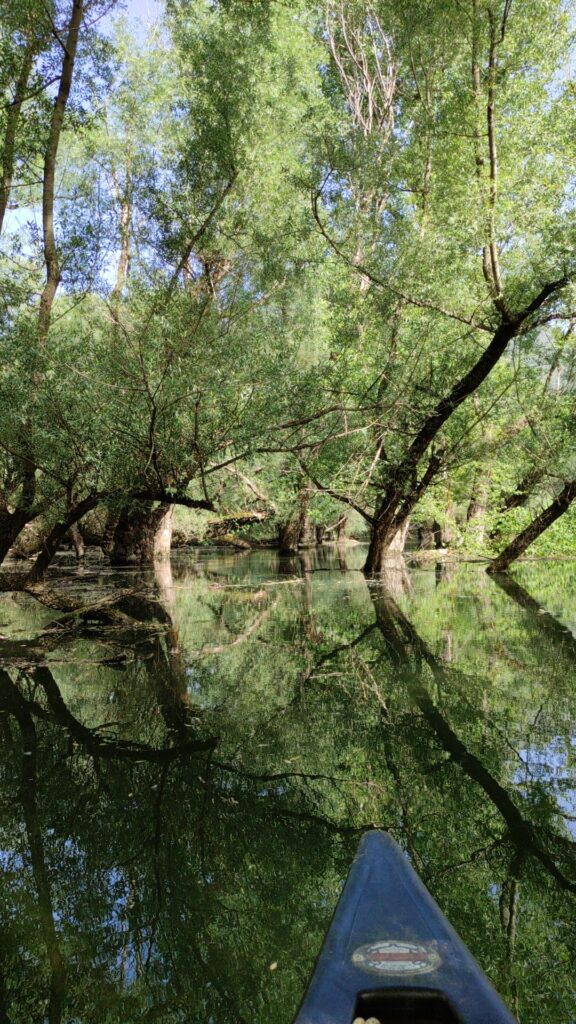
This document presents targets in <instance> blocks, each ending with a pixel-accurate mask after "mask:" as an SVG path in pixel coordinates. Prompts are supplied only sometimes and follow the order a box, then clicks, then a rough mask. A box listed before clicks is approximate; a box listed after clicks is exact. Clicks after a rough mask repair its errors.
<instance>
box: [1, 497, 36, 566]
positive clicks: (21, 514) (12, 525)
mask: <svg viewBox="0 0 576 1024" xmlns="http://www.w3.org/2000/svg"><path fill="white" fill-rule="evenodd" d="M28 522H29V515H28V513H27V512H25V511H24V510H23V509H16V511H15V512H9V511H8V510H7V509H2V510H0V565H1V564H2V562H3V561H4V559H5V558H6V555H7V554H8V552H9V551H10V548H11V547H12V546H13V545H14V543H15V541H16V540H17V538H18V537H19V536H20V534H21V533H22V530H23V529H24V527H25V526H26V524H27V523H28Z"/></svg>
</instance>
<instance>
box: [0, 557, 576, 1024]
mask: <svg viewBox="0 0 576 1024" xmlns="http://www.w3.org/2000/svg"><path fill="white" fill-rule="evenodd" d="M361 557H362V556H361V554H360V555H358V556H357V553H356V552H355V551H354V550H353V549H352V550H351V551H350V552H349V554H348V558H349V561H350V563H351V568H350V569H349V571H346V566H345V565H344V564H342V558H343V556H342V552H340V554H339V555H336V554H334V555H332V556H330V555H329V554H327V553H326V552H324V555H323V556H322V560H321V561H320V560H319V559H318V557H317V556H316V554H315V553H305V554H304V555H303V556H302V557H301V558H299V559H291V560H290V562H289V564H288V561H286V562H282V563H281V564H280V566H278V563H277V556H276V555H275V554H273V553H265V552H261V553H256V554H253V555H248V556H246V555H244V554H243V555H240V556H236V555H234V556H230V555H226V556H219V555H210V556H205V557H203V558H202V559H196V560H192V559H191V560H189V561H185V560H180V561H176V562H175V563H174V566H173V575H172V574H171V572H170V569H169V567H162V568H161V570H159V572H158V574H157V576H156V578H155V579H152V578H146V577H142V579H140V580H136V579H135V577H134V576H133V575H131V576H130V578H129V579H128V578H127V576H125V577H123V576H122V574H115V575H112V576H110V575H106V574H103V575H102V576H101V577H100V578H99V577H97V576H96V577H91V578H89V579H87V580H86V581H85V582H83V583H78V580H77V579H76V577H75V578H74V586H77V587H78V586H81V587H83V588H84V592H85V594H84V596H85V600H86V603H87V605H89V606H90V607H93V606H94V605H98V607H100V605H99V604H98V602H99V601H101V599H102V598H103V596H104V595H105V594H106V595H108V596H110V595H112V597H113V596H114V594H115V593H120V592H121V591H122V594H123V595H124V596H123V597H122V601H121V607H120V606H118V605H117V604H115V605H114V608H116V610H117V614H116V612H115V613H114V614H112V613H110V615H109V616H108V618H107V619H106V617H104V619H102V617H101V616H95V617H94V618H93V619H92V618H91V617H90V614H87V615H85V616H84V617H82V618H80V619H78V617H76V619H75V620H74V622H73V624H72V626H70V624H69V623H68V625H67V624H66V623H62V616H60V619H59V624H58V625H57V626H55V625H54V623H52V625H51V624H50V623H49V622H47V617H46V615H43V616H41V617H39V618H38V617H37V618H36V619H34V615H33V612H32V606H31V605H30V604H29V603H23V602H22V599H12V598H10V597H9V596H8V597H5V598H4V600H3V604H2V609H3V615H2V619H3V630H4V631H5V634H6V637H7V639H5V640H3V641H2V642H1V643H2V648H3V650H2V664H3V669H2V673H1V676H0V729H1V736H2V770H1V774H0V786H1V789H2V794H1V806H2V811H1V819H0V821H1V828H2V841H1V845H2V862H3V868H4V871H3V875H2V882H1V883H0V884H1V895H2V901H1V906H2V909H1V912H0V945H1V952H0V1022H10V1024H24V1022H26V1024H29V1022H36V1021H37V1022H43V1021H44V1020H48V1021H49V1022H50V1024H59V1022H64V1021H66V1022H68V1021H72V1020H73V1021H79V1022H82V1024H84V1022H86V1024H89V1022H90V1024H91V1022H94V1024H96V1022H98V1024H108V1022H110V1024H112V1022H116V1021H122V1022H125V1024H132V1022H143V1021H146V1022H148V1021H150V1022H151V1021H163V1022H164V1021H165V1022H168V1024H172V1022H174V1024H176V1022H184V1021H186V1022H188V1021H191V1020H198V1021H206V1022H212V1021H214V1022H218V1024H229V1022H230V1024H236V1022H243V1021H251V1022H260V1024H264V1022H266V1024H269V1022H270V1021H275V1022H276V1021H277V1022H278V1024H282V1022H289V1021H290V1020H291V1017H292V1016H293V1014H294V1012H295V1009H296V1007H297V1004H298V1001H299V998H300V995H301V993H302V990H303V988H304V986H305V984H306V980H307V976H308V973H309V970H310V967H311V964H312V962H313V959H314V957H315V955H316V953H317V951H318V948H319V946H320V943H321V941H322V936H323V934H324V930H325V928H326V926H327V924H328V921H329V919H330V916H331V913H332V910H333V906H334V903H335V901H336V899H337V896H338V892H339V888H340V885H341V881H342V878H343V877H344V875H345V874H346V871H347V868H348V865H349V862H350V859H351V857H352V855H353V851H354V848H355V845H356V842H357V839H358V836H359V834H360V833H361V832H362V831H363V829H365V828H367V827H370V826H371V825H372V824H377V825H380V826H382V827H384V828H387V829H389V830H390V831H391V832H392V834H393V835H394V836H395V837H396V838H397V839H398V840H399V841H400V842H401V843H402V844H403V845H404V847H405V848H406V849H407V851H408V852H409V854H410V856H411V857H412V859H413V861H414V863H415V865H416V866H417V868H418V870H419V871H420V872H421V874H422V875H423V877H424V879H425V881H426V883H427V884H428V886H429V887H430V888H431V890H432V892H433V893H434V895H435V896H436V898H437V899H438V900H439V902H440V904H441V906H442V907H443V909H444V910H445V912H446V913H447V914H448V916H449V917H450V919H451V920H452V922H453V923H454V925H455V926H456V927H457V928H458V930H459V931H460V932H461V934H462V936H463V938H464V939H465V940H466V941H467V942H468V943H469V945H470V946H471V948H472V950H473V952H474V953H475V955H476V956H477V957H478V958H479V959H480V961H481V962H482V963H483V965H484V966H485V967H486V969H487V970H488V971H489V973H490V975H491V977H492V978H493V980H494V982H495V984H496V985H497V986H498V987H499V988H500V990H501V991H502V993H503V995H504V996H505V997H506V998H507V999H508V1000H509V1002H510V1004H511V1005H512V1006H513V1008H514V1009H515V1011H516V1012H517V1014H518V1015H519V1017H520V1019H521V1020H522V1021H523V1022H537V1021H538V1022H541V1021H543V1020H546V1021H547V1022H550V1024H565V1022H567V1021H569V1020H572V1019H573V1016H574V1008H575V1007H574V996H573V992H574V988H575V984H574V982H575V971H574V967H573V964H574V961H575V956H574V954H575V949H574V946H575V936H574V928H573V913H574V906H573V904H574V890H575V888H576V856H575V851H574V845H573V840H572V834H571V829H572V828H573V814H574V806H573V804H574V766H573V749H574V746H573V735H574V710H573V700H572V693H571V673H572V672H573V667H574V654H575V651H574V642H573V637H572V634H571V633H570V632H567V624H568V623H569V622H570V620H571V617H573V616H574V609H575V602H576V592H575V591H574V589H571V588H570V585H569V583H570V580H569V577H568V574H566V579H561V580H559V579H558V576H559V575H561V574H562V569H560V571H559V570H558V567H557V566H556V567H555V568H554V572H552V571H551V570H550V569H548V568H546V567H542V566H540V567H539V568H537V569H536V568H531V569H530V570H528V569H526V568H525V569H523V570H522V573H523V576H522V579H521V580H520V582H519V581H518V579H517V580H516V581H514V582H512V581H510V580H509V579H508V578H507V579H505V580H501V581H498V580H496V581H491V580H488V578H487V577H486V576H485V574H484V573H482V571H481V569H478V568H477V567H466V566H459V567H458V566H457V567H450V571H448V572H447V571H442V572H436V571H434V569H430V570H428V569H427V570H422V569H413V570H407V569H406V566H405V565H404V563H402V562H396V563H394V565H391V566H390V570H389V572H387V573H386V575H385V577H384V581H383V583H382V584H380V585H370V588H369V587H368V586H367V584H366V582H365V580H364V577H363V576H362V574H361V573H359V572H357V571H355V562H356V561H358V564H360V562H361ZM68 582H69V583H70V585H71V584H72V577H71V578H70V580H69V581H68ZM128 590H130V593H129V594H128V595H127V591H128ZM57 614H59V613H54V618H56V616H57ZM24 622H26V624H27V626H28V628H29V632H30V631H31V632H33V633H34V635H33V636H32V637H31V638H30V639H29V640H26V641H22V640H19V639H18V630H19V629H20V628H22V627H23V624H24ZM30 623H32V624H33V627H34V628H33V629H30ZM273 965H276V967H274V969H271V968H272V967H273Z"/></svg>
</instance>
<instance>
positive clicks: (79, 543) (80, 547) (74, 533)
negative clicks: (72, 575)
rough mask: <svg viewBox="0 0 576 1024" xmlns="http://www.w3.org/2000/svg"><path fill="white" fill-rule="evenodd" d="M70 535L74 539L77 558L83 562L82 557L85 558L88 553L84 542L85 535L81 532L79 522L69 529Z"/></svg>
mask: <svg viewBox="0 0 576 1024" xmlns="http://www.w3.org/2000/svg"><path fill="white" fill-rule="evenodd" d="M68 536H69V538H70V540H71V541H72V545H73V547H74V552H75V554H76V559H77V561H78V562H81V561H82V559H83V558H84V555H85V554H86V544H85V543H84V537H83V536H82V534H81V532H80V527H79V526H78V523H74V525H73V526H71V527H70V529H69V530H68Z"/></svg>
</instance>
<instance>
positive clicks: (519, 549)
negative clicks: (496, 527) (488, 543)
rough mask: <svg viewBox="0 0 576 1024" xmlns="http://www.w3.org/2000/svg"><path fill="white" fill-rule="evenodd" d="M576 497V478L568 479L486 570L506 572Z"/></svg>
mask: <svg viewBox="0 0 576 1024" xmlns="http://www.w3.org/2000/svg"><path fill="white" fill-rule="evenodd" d="M575 498H576V480H568V481H567V483H566V484H565V485H564V487H563V488H562V490H561V491H560V494H559V495H558V496H557V497H556V498H555V499H554V501H553V502H552V503H551V504H550V505H548V508H545V509H544V511H543V512H541V513H540V515H539V516H536V518H535V519H533V520H532V522H531V523H529V525H528V526H527V527H526V529H525V530H522V532H521V533H519V534H517V536H516V537H514V539H513V540H511V541H510V543H509V544H508V546H507V547H505V548H504V550H503V551H501V552H500V554H499V555H498V556H497V557H496V558H494V559H493V561H492V562H491V563H490V565H489V566H488V569H487V570H486V571H487V572H489V573H491V574H493V573H497V572H506V570H507V569H508V566H509V565H511V564H512V562H515V561H516V559H517V558H519V557H520V555H522V554H524V552H525V551H526V549H527V548H529V547H530V545H531V544H533V543H534V541H535V540H536V539H537V538H538V537H540V536H541V535H542V534H543V533H544V531H545V530H547V529H548V527H549V526H551V525H552V523H555V522H556V520H557V519H559V518H560V516H563V515H564V513H565V512H566V511H567V509H568V508H570V505H571V504H572V502H573V501H574V499H575Z"/></svg>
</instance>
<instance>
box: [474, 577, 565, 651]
mask: <svg viewBox="0 0 576 1024" xmlns="http://www.w3.org/2000/svg"><path fill="white" fill-rule="evenodd" d="M494 582H495V583H497V584H498V586H499V587H500V588H501V590H503V591H504V593H505V594H507V595H508V597H510V598H511V599H512V600H513V601H515V603H516V604H517V605H518V607H519V608H522V609H523V611H525V612H527V613H528V615H529V617H530V619H531V622H532V624H533V625H534V626H535V627H536V631H538V632H540V631H542V632H543V633H545V634H546V637H547V639H551V640H553V642H554V644H555V645H556V655H558V654H562V655H565V657H566V658H567V661H568V666H569V667H570V669H571V668H572V660H573V659H576V637H575V636H573V635H572V633H571V632H570V630H569V629H567V628H566V626H565V625H564V624H563V623H562V622H560V621H559V620H558V619H557V618H555V616H554V615H552V614H551V613H550V612H548V611H546V609H545V608H543V607H542V605H540V604H538V601H536V600H535V599H534V598H533V597H532V595H531V594H529V593H528V591H527V590H525V589H524V587H522V586H520V584H519V583H518V582H517V580H515V579H513V577H512V576H509V575H508V574H507V573H502V574H500V575H497V576H495V577H494Z"/></svg>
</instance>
